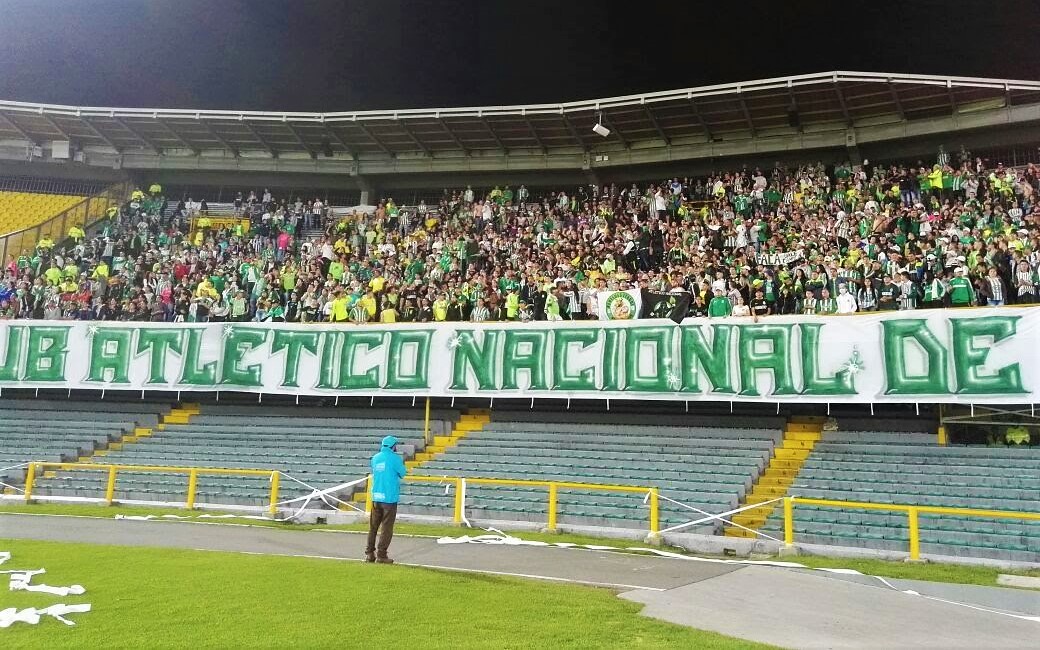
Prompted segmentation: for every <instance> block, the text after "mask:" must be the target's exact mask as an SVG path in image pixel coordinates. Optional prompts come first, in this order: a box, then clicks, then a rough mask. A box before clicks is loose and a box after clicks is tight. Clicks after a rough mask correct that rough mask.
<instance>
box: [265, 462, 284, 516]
mask: <svg viewBox="0 0 1040 650" xmlns="http://www.w3.org/2000/svg"><path fill="white" fill-rule="evenodd" d="M281 477H282V475H281V473H280V472H271V505H269V506H268V507H267V512H268V513H270V515H271V516H272V517H273V516H275V515H276V514H277V513H278V483H279V481H280V480H281Z"/></svg>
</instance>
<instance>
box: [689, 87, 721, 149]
mask: <svg viewBox="0 0 1040 650" xmlns="http://www.w3.org/2000/svg"><path fill="white" fill-rule="evenodd" d="M690 110H691V111H693V116H694V117H696V118H697V121H698V122H700V124H701V128H702V129H704V135H705V136H707V138H708V142H714V141H715V136H714V135H712V133H711V127H709V126H708V123H707V122H705V121H704V117H703V116H702V115H701V109H700V108H698V106H697V102H696V101H695V100H694V99H693V97H690Z"/></svg>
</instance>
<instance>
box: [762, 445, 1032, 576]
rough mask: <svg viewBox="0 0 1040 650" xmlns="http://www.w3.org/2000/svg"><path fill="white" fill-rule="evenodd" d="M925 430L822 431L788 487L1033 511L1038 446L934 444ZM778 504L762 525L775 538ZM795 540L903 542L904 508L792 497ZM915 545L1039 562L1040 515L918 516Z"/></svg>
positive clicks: (891, 546) (878, 545)
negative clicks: (794, 499) (871, 507)
mask: <svg viewBox="0 0 1040 650" xmlns="http://www.w3.org/2000/svg"><path fill="white" fill-rule="evenodd" d="M936 443H937V438H936V435H934V434H922V433H913V432H906V431H836V432H826V433H824V434H823V437H822V440H821V441H820V442H819V443H817V444H816V445H815V447H814V448H813V449H812V451H811V452H810V453H809V454H808V457H807V458H806V459H805V462H804V464H803V466H802V468H801V470H800V471H799V472H798V474H797V476H796V477H795V478H794V481H793V482H792V484H791V486H790V488H789V491H790V494H792V495H795V496H802V497H808V498H819V499H830V500H838V501H861V502H871V503H879V504H886V503H888V504H905V505H922V506H944V507H954V508H979V509H986V510H1005V511H1017V512H1029V513H1040V449H1038V448H1036V447H1025V448H1014V447H1010V448H1008V447H971V446H946V447H943V446H939V445H937V444H936ZM782 530H783V516H782V512H781V511H779V510H777V511H773V512H772V513H771V514H770V515H769V516H768V517H767V520H766V523H765V525H764V526H763V527H762V531H763V532H766V533H769V534H771V535H773V536H776V537H779V536H780V535H781V531H782ZM794 531H795V540H796V542H800V543H809V544H828V545H833V546H847V547H864V548H873V549H887V550H894V551H906V550H907V547H908V543H909V524H908V520H907V516H906V514H905V513H902V512H897V511H892V512H885V511H876V510H853V509H840V508H831V507H817V506H809V505H806V504H798V503H795V506H794ZM920 535H921V552H922V553H925V554H936V555H948V556H958V557H986V558H992V559H999V560H1011V561H1026V562H1038V561H1040V522H1035V521H1026V520H1016V519H1004V518H986V517H963V516H959V515H952V514H942V515H935V514H925V513H922V514H921V515H920Z"/></svg>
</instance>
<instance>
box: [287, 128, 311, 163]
mask: <svg viewBox="0 0 1040 650" xmlns="http://www.w3.org/2000/svg"><path fill="white" fill-rule="evenodd" d="M285 126H287V127H288V128H289V131H290V132H291V133H292V134H293V137H294V138H296V140H297V141H299V143H300V146H301V147H303V149H304V151H306V152H307V153H309V154H310V155H311V158H317V157H318V151H317V150H316V149H314V148H313V147H311V146H310V145H309V144H307V141H306V140H304V139H303V134H301V133H300V131H299V129H297V128H296V127H295V126H293V124H292V122H289V121H286V122H285Z"/></svg>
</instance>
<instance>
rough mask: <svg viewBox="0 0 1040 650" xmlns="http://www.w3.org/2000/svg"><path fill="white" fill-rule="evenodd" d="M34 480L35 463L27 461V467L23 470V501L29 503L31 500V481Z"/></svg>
mask: <svg viewBox="0 0 1040 650" xmlns="http://www.w3.org/2000/svg"><path fill="white" fill-rule="evenodd" d="M35 480H36V463H29V468H28V469H27V470H25V502H26V503H29V502H30V501H32V489H33V482H34V481H35Z"/></svg>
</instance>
